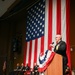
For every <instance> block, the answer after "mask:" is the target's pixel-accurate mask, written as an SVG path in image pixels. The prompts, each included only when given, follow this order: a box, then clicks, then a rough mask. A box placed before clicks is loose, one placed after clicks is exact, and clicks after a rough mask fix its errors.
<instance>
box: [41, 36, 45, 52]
mask: <svg viewBox="0 0 75 75" xmlns="http://www.w3.org/2000/svg"><path fill="white" fill-rule="evenodd" d="M43 52H44V36H43V37H41V53H43Z"/></svg>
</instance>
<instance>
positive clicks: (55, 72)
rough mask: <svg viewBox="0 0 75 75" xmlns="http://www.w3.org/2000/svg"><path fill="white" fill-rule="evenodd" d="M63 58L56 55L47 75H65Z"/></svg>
mask: <svg viewBox="0 0 75 75" xmlns="http://www.w3.org/2000/svg"><path fill="white" fill-rule="evenodd" d="M62 58H63V57H62V56H61V55H59V54H55V56H54V58H53V60H52V62H51V63H50V65H49V66H48V68H47V70H46V71H45V75H63V60H62Z"/></svg>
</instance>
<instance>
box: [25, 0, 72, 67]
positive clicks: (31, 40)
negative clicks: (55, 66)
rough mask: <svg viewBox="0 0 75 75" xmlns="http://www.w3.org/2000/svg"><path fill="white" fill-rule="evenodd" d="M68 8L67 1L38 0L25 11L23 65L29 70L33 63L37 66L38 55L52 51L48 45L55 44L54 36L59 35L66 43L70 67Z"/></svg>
mask: <svg viewBox="0 0 75 75" xmlns="http://www.w3.org/2000/svg"><path fill="white" fill-rule="evenodd" d="M69 8H70V3H69V0H40V1H38V2H37V3H36V4H34V5H33V6H32V7H30V8H29V9H28V10H27V21H26V48H25V52H24V63H25V64H26V63H28V64H29V65H30V67H31V68H33V64H34V63H37V64H38V65H39V54H40V53H45V51H46V50H52V51H53V49H50V46H49V45H50V44H51V43H52V42H54V43H55V36H56V34H61V35H62V40H63V41H65V42H66V43H67V51H66V53H67V56H68V65H69V67H70V66H71V62H70V42H69V25H70V23H69V22H70V21H69V19H70V17H69V16H70V13H69V12H70V10H69Z"/></svg>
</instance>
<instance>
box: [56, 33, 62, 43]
mask: <svg viewBox="0 0 75 75" xmlns="http://www.w3.org/2000/svg"><path fill="white" fill-rule="evenodd" d="M61 39H62V36H61V35H60V34H58V35H56V37H55V40H56V43H58V42H59V41H60V40H61Z"/></svg>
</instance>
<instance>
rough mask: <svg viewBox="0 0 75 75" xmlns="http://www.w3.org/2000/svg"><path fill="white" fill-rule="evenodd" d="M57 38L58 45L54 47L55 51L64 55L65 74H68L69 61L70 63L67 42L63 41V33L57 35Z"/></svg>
mask: <svg viewBox="0 0 75 75" xmlns="http://www.w3.org/2000/svg"><path fill="white" fill-rule="evenodd" d="M55 40H56V45H55V47H54V52H56V53H58V54H60V55H62V56H63V75H66V71H67V67H68V66H67V63H68V59H67V55H66V46H67V45H66V43H65V42H64V41H62V36H61V35H56V37H55Z"/></svg>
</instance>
